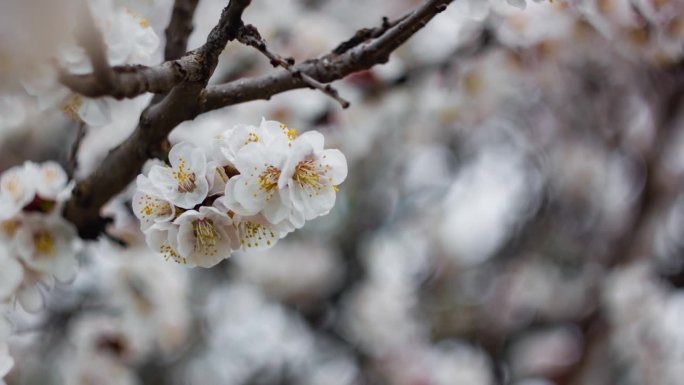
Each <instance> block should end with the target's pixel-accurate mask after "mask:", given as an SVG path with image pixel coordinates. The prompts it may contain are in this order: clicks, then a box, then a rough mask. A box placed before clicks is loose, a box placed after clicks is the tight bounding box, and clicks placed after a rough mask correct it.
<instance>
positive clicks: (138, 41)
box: [22, 1, 159, 126]
mask: <svg viewBox="0 0 684 385" xmlns="http://www.w3.org/2000/svg"><path fill="white" fill-rule="evenodd" d="M91 3H92V4H91V11H92V13H93V16H94V19H95V22H96V24H97V27H98V29H99V30H100V31H101V32H102V35H103V36H102V37H103V39H104V42H105V44H106V55H107V62H108V64H109V65H110V66H120V65H126V64H148V63H149V62H150V61H151V59H152V56H153V54H154V53H155V52H156V51H157V48H158V47H159V37H158V36H157V34H156V33H155V32H154V30H153V29H152V28H151V27H150V26H149V24H148V22H147V20H146V19H144V18H141V17H140V16H139V15H138V14H137V13H135V12H133V11H131V10H129V9H128V8H125V7H120V6H116V5H114V4H108V3H107V2H95V1H92V2H91ZM57 56H58V57H57V58H56V59H57V62H58V63H59V68H60V69H61V70H63V71H66V72H68V73H70V74H72V75H86V74H90V73H92V72H93V68H92V64H91V63H90V59H89V58H88V55H87V54H86V52H85V49H84V48H83V47H82V46H80V45H78V44H76V42H71V43H69V44H64V45H63V46H61V47H59V49H58V55H57ZM22 83H23V86H24V88H25V89H26V91H27V92H28V93H29V94H30V95H33V96H35V97H36V98H37V100H38V105H39V107H40V108H41V109H42V110H47V109H50V108H59V109H60V110H61V111H62V113H63V114H64V115H65V116H67V117H68V118H70V119H73V120H76V121H81V122H84V123H86V124H88V125H90V126H103V125H106V124H109V123H110V122H111V116H110V106H111V104H112V103H116V100H115V99H113V98H111V97H102V98H87V97H83V96H81V95H78V94H76V93H73V92H71V91H70V90H69V89H68V88H67V87H65V86H63V85H61V84H60V83H59V81H58V72H57V68H54V67H53V66H50V65H40V66H38V68H36V69H35V70H33V71H31V73H30V74H29V75H28V76H26V78H25V79H24V80H23V82H22Z"/></svg>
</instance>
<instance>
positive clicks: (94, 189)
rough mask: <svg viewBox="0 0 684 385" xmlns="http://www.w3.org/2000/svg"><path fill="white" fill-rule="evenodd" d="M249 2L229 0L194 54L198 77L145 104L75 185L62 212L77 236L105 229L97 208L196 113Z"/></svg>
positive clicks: (91, 236) (90, 235)
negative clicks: (130, 127) (131, 126)
mask: <svg viewBox="0 0 684 385" xmlns="http://www.w3.org/2000/svg"><path fill="white" fill-rule="evenodd" d="M250 2H251V0H230V3H229V4H228V6H227V7H226V8H224V9H223V12H222V13H221V18H220V20H219V22H218V24H217V25H216V26H215V27H214V28H213V29H212V31H211V33H210V34H209V36H208V37H207V42H206V43H205V44H204V45H203V46H202V47H200V48H199V49H197V51H196V52H195V53H194V54H193V56H196V57H197V65H199V66H200V69H199V71H198V74H199V75H200V76H199V79H197V80H195V81H185V82H183V83H181V84H179V85H178V86H176V87H174V88H173V89H172V90H171V91H170V92H169V94H168V95H166V97H164V99H163V100H162V101H161V102H159V103H157V104H154V105H151V106H149V107H148V108H147V109H145V111H143V113H142V115H141V116H140V121H139V123H138V127H137V128H136V130H135V131H134V132H133V134H131V136H129V137H128V138H127V139H126V140H125V141H124V142H123V143H121V144H120V145H119V146H117V147H116V148H114V149H113V150H112V151H110V152H109V154H108V155H107V156H106V157H105V159H104V160H103V161H102V164H100V166H99V167H98V168H97V169H96V170H95V171H94V172H93V173H92V174H91V175H89V176H88V177H87V178H86V179H84V180H83V181H81V182H79V183H78V184H77V185H76V187H75V189H74V192H73V196H72V198H71V199H70V200H69V201H68V202H67V203H66V205H65V207H64V212H63V214H64V217H65V218H66V219H68V220H69V221H71V222H72V223H74V224H75V225H76V227H77V228H78V231H79V235H80V236H81V237H82V238H84V239H95V238H97V237H98V236H99V235H100V234H101V233H102V232H103V231H104V228H105V226H106V225H107V222H108V221H107V220H106V219H104V218H101V217H100V208H101V207H102V206H103V205H104V204H105V203H107V201H109V199H110V198H112V197H113V196H114V195H116V194H118V193H119V192H120V191H121V190H123V189H124V188H125V187H126V186H127V185H128V184H129V183H130V182H131V181H132V180H133V179H135V177H136V175H137V174H138V173H139V172H140V169H141V168H142V166H143V164H144V163H145V161H146V160H147V159H149V158H151V157H152V154H154V153H155V152H157V151H158V147H159V146H161V145H162V143H163V141H164V139H165V138H166V136H167V135H168V134H169V132H171V130H172V129H173V128H174V127H176V126H177V125H178V124H180V123H181V122H183V121H185V120H188V119H192V118H194V117H195V116H197V114H198V113H199V105H200V100H201V97H200V94H201V92H202V90H203V89H204V87H206V85H207V82H208V81H209V78H210V77H211V74H212V73H213V72H214V70H215V69H216V65H217V63H218V57H219V55H220V53H221V51H223V49H224V47H225V45H226V44H227V43H228V41H229V40H233V39H234V38H235V36H236V34H237V30H238V29H239V28H240V27H241V26H242V20H241V17H242V13H243V12H244V10H245V8H247V6H248V5H249V4H250Z"/></svg>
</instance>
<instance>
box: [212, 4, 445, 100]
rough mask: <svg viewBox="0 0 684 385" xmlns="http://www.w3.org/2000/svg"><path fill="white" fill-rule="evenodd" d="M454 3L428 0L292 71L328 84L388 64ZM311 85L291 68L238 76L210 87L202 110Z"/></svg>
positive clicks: (268, 97) (267, 97) (297, 66)
mask: <svg viewBox="0 0 684 385" xmlns="http://www.w3.org/2000/svg"><path fill="white" fill-rule="evenodd" d="M451 2H453V0H429V1H426V2H425V3H424V4H423V5H422V6H420V7H419V8H418V9H416V10H415V11H414V12H412V13H411V14H410V15H408V16H405V17H403V18H402V19H401V22H399V23H396V25H394V27H391V28H389V29H388V30H387V31H386V33H385V34H383V35H381V36H379V37H378V38H376V39H375V40H373V41H371V42H370V43H368V44H363V45H358V46H356V47H353V48H350V49H348V50H347V51H346V52H344V53H343V54H341V55H338V54H335V53H334V52H332V53H330V54H327V55H325V56H323V57H320V58H318V59H313V60H307V61H305V62H302V63H300V64H298V65H296V66H294V67H293V70H294V71H296V72H297V73H300V74H303V75H306V76H309V77H311V78H312V79H315V80H317V81H318V82H321V83H329V82H332V81H334V80H338V79H342V78H344V77H345V76H347V75H349V74H351V73H354V72H358V71H361V70H365V69H369V68H371V67H373V66H374V65H376V64H381V63H385V62H386V61H387V60H388V58H389V55H390V53H391V52H393V51H394V50H395V49H397V47H399V46H400V45H402V44H403V43H404V42H405V41H406V40H408V39H409V38H410V37H411V36H412V35H413V34H414V33H415V32H416V31H418V30H419V29H421V28H422V27H423V26H425V24H426V23H427V22H428V21H430V20H431V19H432V18H433V17H434V16H435V15H437V14H438V13H440V12H442V11H443V10H444V9H445V7H446V6H447V5H448V4H450V3H451ZM357 35H358V32H357ZM338 48H339V46H338ZM308 86H309V85H308V84H307V83H306V81H305V80H304V79H303V77H299V76H294V75H293V73H292V71H287V70H284V71H279V72H276V73H274V74H270V75H264V76H260V77H256V78H250V79H239V80H236V81H233V82H230V83H225V84H221V85H216V86H210V87H208V88H207V100H206V103H205V104H204V106H203V109H202V111H203V112H206V111H211V110H215V109H217V108H221V107H225V106H230V105H234V104H238V103H244V102H247V101H251V100H257V99H270V98H271V96H273V95H276V94H279V93H281V92H285V91H290V90H294V89H298V88H306V87H308Z"/></svg>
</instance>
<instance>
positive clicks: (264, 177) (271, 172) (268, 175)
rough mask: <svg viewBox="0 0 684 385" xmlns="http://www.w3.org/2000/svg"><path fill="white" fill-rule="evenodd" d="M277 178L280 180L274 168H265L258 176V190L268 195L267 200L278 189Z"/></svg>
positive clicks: (277, 170) (277, 171) (278, 172)
mask: <svg viewBox="0 0 684 385" xmlns="http://www.w3.org/2000/svg"><path fill="white" fill-rule="evenodd" d="M278 178H280V170H279V169H278V168H277V167H274V166H267V167H266V169H265V170H264V172H262V173H261V174H260V175H259V179H258V182H259V190H261V191H265V192H266V193H268V198H270V197H272V196H273V192H274V191H275V190H276V189H277V188H278Z"/></svg>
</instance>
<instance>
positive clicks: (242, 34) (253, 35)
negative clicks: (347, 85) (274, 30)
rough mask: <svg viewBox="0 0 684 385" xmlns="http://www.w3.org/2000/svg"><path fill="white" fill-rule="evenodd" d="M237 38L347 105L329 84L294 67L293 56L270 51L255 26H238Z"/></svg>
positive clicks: (313, 86) (275, 64)
mask: <svg viewBox="0 0 684 385" xmlns="http://www.w3.org/2000/svg"><path fill="white" fill-rule="evenodd" d="M238 40H239V41H240V42H241V43H242V44H246V45H249V46H252V47H254V48H256V49H257V50H258V51H259V52H261V53H263V54H264V56H266V57H267V58H268V60H270V61H271V65H273V66H274V67H278V66H280V67H283V68H284V69H285V70H287V71H288V72H289V73H291V74H292V76H294V77H300V78H301V79H302V81H303V82H304V83H306V85H308V86H309V87H311V88H314V89H317V90H319V91H321V92H323V93H324V94H326V95H328V96H330V97H331V98H333V99H335V100H336V101H337V102H338V103H340V105H341V106H342V108H347V107H349V102H348V101H346V100H344V99H343V98H341V97H340V94H339V93H338V92H337V90H336V89H334V88H332V86H331V85H329V84H323V83H321V82H319V81H318V80H316V79H314V78H312V77H311V76H309V75H307V74H304V73H301V72H299V71H297V69H296V68H294V59H293V58H287V59H286V58H284V57H282V56H280V55H278V54H275V53H273V52H271V51H270V50H269V49H268V47H266V41H264V39H263V38H262V37H261V35H260V34H259V31H258V30H257V29H256V27H255V26H253V25H251V24H249V25H246V26H244V27H242V28H240V31H239V32H238Z"/></svg>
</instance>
